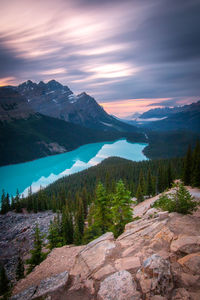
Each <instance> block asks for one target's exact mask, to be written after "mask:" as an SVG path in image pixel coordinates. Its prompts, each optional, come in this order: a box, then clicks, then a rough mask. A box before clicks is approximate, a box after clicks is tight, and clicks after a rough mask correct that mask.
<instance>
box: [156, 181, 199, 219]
mask: <svg viewBox="0 0 200 300" xmlns="http://www.w3.org/2000/svg"><path fill="white" fill-rule="evenodd" d="M173 187H174V188H175V192H174V193H169V194H162V196H161V197H160V198H159V199H158V200H157V201H156V202H155V203H154V207H156V208H161V209H162V210H167V211H169V212H178V213H181V214H190V213H191V212H192V211H193V210H195V209H196V207H197V202H195V201H194V199H193V197H192V196H191V195H190V193H189V192H188V190H187V189H186V188H185V187H184V185H183V184H182V183H177V184H175V185H174V186H173Z"/></svg>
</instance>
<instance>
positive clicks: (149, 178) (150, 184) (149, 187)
mask: <svg viewBox="0 0 200 300" xmlns="http://www.w3.org/2000/svg"><path fill="white" fill-rule="evenodd" d="M147 195H148V196H149V197H150V196H152V195H153V182H152V176H151V171H150V169H149V170H148V174H147Z"/></svg>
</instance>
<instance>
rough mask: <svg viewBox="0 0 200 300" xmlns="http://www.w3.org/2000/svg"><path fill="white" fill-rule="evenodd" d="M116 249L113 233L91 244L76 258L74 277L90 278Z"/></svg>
mask: <svg viewBox="0 0 200 300" xmlns="http://www.w3.org/2000/svg"><path fill="white" fill-rule="evenodd" d="M115 248H116V243H115V241H114V236H113V233H110V232H109V233H106V234H104V235H103V236H101V237H100V238H98V239H96V240H94V241H92V242H91V243H89V244H88V245H87V246H86V247H85V248H84V249H83V250H82V251H80V253H79V254H78V255H77V257H76V261H75V264H74V267H73V270H72V272H71V273H72V274H73V275H79V274H80V275H81V276H82V277H88V276H89V275H92V273H94V272H97V271H98V270H99V269H100V268H101V267H103V265H104V264H105V262H107V263H108V260H107V259H108V258H109V257H110V256H111V255H112V254H113V251H114V250H115Z"/></svg>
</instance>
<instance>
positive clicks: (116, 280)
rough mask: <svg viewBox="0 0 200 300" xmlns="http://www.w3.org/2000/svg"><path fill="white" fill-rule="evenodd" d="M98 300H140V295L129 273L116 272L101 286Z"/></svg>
mask: <svg viewBox="0 0 200 300" xmlns="http://www.w3.org/2000/svg"><path fill="white" fill-rule="evenodd" d="M97 299H98V300H136V299H137V300H139V299H140V294H139V292H137V291H136V286H135V283H134V281H133V280H132V277H131V274H130V273H129V272H127V271H120V272H116V273H114V274H113V275H111V276H109V277H107V278H106V279H105V280H104V281H103V282H102V283H101V285H100V289H99V292H98V296H97Z"/></svg>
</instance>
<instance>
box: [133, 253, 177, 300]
mask: <svg viewBox="0 0 200 300" xmlns="http://www.w3.org/2000/svg"><path fill="white" fill-rule="evenodd" d="M136 277H137V279H138V281H139V284H140V287H141V290H142V293H143V294H145V295H146V297H150V296H153V295H161V296H165V295H170V293H171V291H172V289H173V287H174V283H173V276H172V273H171V268H170V262H169V260H168V259H164V258H162V257H161V256H159V255H156V254H153V255H152V256H150V257H148V258H147V259H146V260H145V261H144V262H143V264H142V267H141V268H140V269H139V271H138V272H137V274H136Z"/></svg>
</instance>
